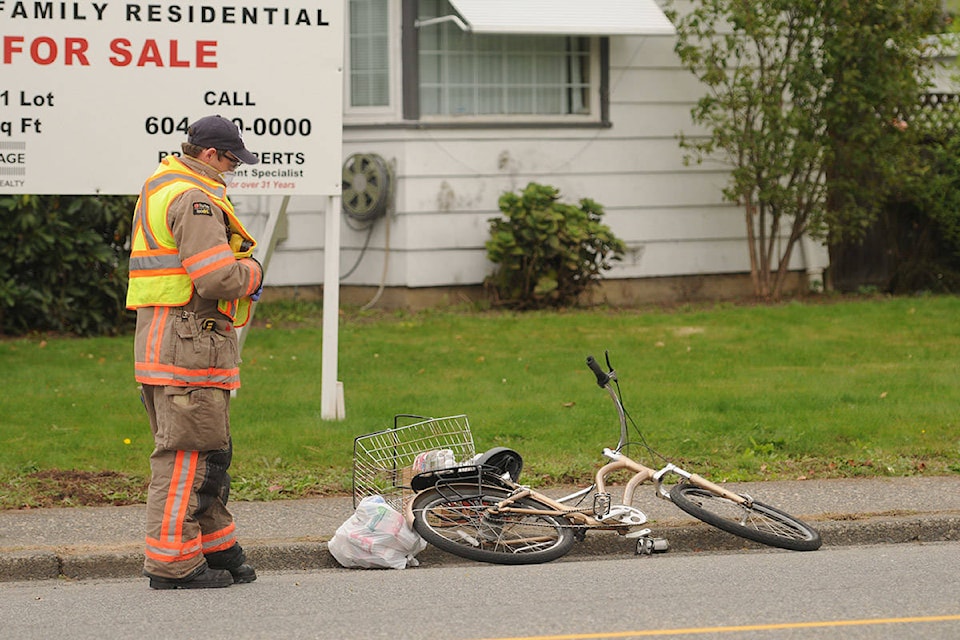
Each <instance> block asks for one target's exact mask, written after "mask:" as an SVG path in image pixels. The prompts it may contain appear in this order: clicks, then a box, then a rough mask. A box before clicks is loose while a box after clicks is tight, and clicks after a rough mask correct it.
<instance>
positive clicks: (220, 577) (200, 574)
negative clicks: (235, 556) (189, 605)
mask: <svg viewBox="0 0 960 640" xmlns="http://www.w3.org/2000/svg"><path fill="white" fill-rule="evenodd" d="M143 575H145V576H147V577H148V578H150V588H151V589H215V588H219V587H229V586H230V585H232V584H233V582H234V579H233V576H232V575H231V574H230V572H229V571H223V570H221V569H211V568H210V567H208V566H207V565H205V564H204V565H201V566H199V567H198V568H197V570H196V571H194V572H193V573H191V574H190V575H188V576H184V577H183V578H161V577H159V576H153V575H150V574H149V573H147V572H146V571H144V572H143Z"/></svg>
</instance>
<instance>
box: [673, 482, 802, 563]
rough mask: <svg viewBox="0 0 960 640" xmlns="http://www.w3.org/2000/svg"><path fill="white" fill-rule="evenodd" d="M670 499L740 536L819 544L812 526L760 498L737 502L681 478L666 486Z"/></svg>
mask: <svg viewBox="0 0 960 640" xmlns="http://www.w3.org/2000/svg"><path fill="white" fill-rule="evenodd" d="M670 500H671V501H672V502H673V503H674V504H675V505H677V506H678V507H680V508H681V509H683V510H684V511H686V512H687V513H689V514H690V515H692V516H693V517H694V518H697V519H699V520H703V521H704V522H706V523H707V524H709V525H712V526H714V527H717V528H718V529H723V530H724V531H726V532H728V533H732V534H733V535H735V536H740V537H741V538H747V539H749V540H753V541H755V542H760V543H762V544H766V545H770V546H771V547H779V548H781V549H790V550H792V551H814V550H815V549H819V548H820V544H821V540H820V534H819V533H818V532H817V530H816V529H814V528H813V527H811V526H810V525H808V524H807V523H805V522H803V521H802V520H798V519H797V518H794V517H793V516H791V515H790V514H788V513H784V512H783V511H780V510H779V509H776V508H774V507H771V506H769V505H766V504H763V503H762V502H752V503H751V504H750V505H749V506H748V505H743V504H738V503H736V502H734V501H733V500H730V499H728V498H724V497H723V496H719V495H717V494H715V493H713V492H712V491H708V490H706V489H701V488H700V487H697V486H694V485H692V484H688V483H685V482H683V483H680V484H678V485H675V486H674V487H673V488H672V489H671V490H670Z"/></svg>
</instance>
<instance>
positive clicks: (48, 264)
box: [0, 195, 136, 336]
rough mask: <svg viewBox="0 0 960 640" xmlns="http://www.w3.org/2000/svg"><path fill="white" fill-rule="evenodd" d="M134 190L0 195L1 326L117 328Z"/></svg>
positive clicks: (6, 330) (93, 331)
mask: <svg viewBox="0 0 960 640" xmlns="http://www.w3.org/2000/svg"><path fill="white" fill-rule="evenodd" d="M135 204H136V198H135V197H132V196H111V197H105V196H53V195H51V196H36V195H16V196H0V246H2V247H4V248H5V249H6V255H5V256H4V260H2V261H0V333H3V334H12V335H20V334H24V333H27V332H30V331H58V332H68V333H74V334H77V335H87V336H92V335H103V334H116V333H118V332H120V331H121V330H122V329H123V328H124V326H125V325H128V324H129V321H130V318H131V315H130V314H128V313H127V312H126V310H125V297H126V291H127V264H128V255H127V248H126V247H127V241H128V239H129V236H130V223H131V218H132V215H133V207H134V206H135Z"/></svg>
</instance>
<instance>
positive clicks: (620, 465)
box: [407, 371, 750, 533]
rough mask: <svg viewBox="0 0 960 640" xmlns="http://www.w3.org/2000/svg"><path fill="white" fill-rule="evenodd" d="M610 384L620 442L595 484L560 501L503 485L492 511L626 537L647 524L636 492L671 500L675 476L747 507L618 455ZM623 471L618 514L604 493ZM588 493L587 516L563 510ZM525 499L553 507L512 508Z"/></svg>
mask: <svg viewBox="0 0 960 640" xmlns="http://www.w3.org/2000/svg"><path fill="white" fill-rule="evenodd" d="M612 380H616V373H615V372H613V371H611V372H610V373H609V374H604V378H603V382H604V384H603V385H601V386H602V388H604V389H606V391H607V393H608V394H609V395H610V398H611V400H612V401H613V403H614V406H616V408H617V415H618V417H619V421H620V440H619V442H618V443H617V448H616V449H609V448H605V449H604V450H603V455H604V456H605V457H607V458H609V459H610V462H608V463H607V464H605V465H603V466H602V467H601V468H600V469H598V470H597V472H596V476H595V479H594V484H593V485H591V486H589V487H585V488H583V489H580V490H578V491H575V492H574V493H571V494H570V495H567V496H563V497H561V498H551V497H549V496H547V495H544V494H542V493H540V492H539V491H536V490H535V489H532V488H530V487H527V486H524V485H519V484H516V483H513V482H509V481H505V483H506V484H508V485H510V486H511V487H512V489H513V492H512V494H511V495H510V496H509V497H508V498H506V499H504V500H503V501H501V502H500V503H499V504H498V505H497V506H496V507H494V509H493V510H494V511H496V512H502V513H522V514H529V515H553V516H560V517H564V518H566V519H568V520H570V521H571V522H572V523H573V524H575V525H577V526H582V527H584V528H589V529H603V530H614V531H619V532H620V533H626V530H628V529H630V528H633V527H637V526H639V525H641V524H643V523H644V522H646V516H644V515H643V514H642V512H640V511H639V510H636V509H634V508H633V507H631V505H632V504H633V497H634V494H635V492H636V490H637V488H638V487H639V486H640V485H642V484H644V483H646V482H649V481H653V482H654V486H655V491H656V495H657V496H658V497H660V498H663V499H666V500H670V494H669V492H668V491H667V490H666V489H665V488H664V486H663V480H664V478H665V477H666V476H668V475H670V474H673V475H677V476H679V477H681V478H683V479H684V480H685V481H687V482H689V483H691V484H694V485H696V486H698V487H700V488H702V489H704V490H707V491H710V492H712V493H715V494H717V495H719V496H722V497H724V498H727V499H729V500H732V501H734V502H736V503H738V504H748V503H749V502H750V500H749V498H745V497H744V496H740V495H738V494H735V493H733V492H731V491H728V490H726V489H724V488H723V487H721V486H719V485H717V484H715V483H713V482H710V481H709V480H707V479H706V478H703V477H702V476H699V475H697V474H695V473H689V472H687V471H684V470H683V469H681V468H680V467H678V466H676V465H674V464H673V463H667V464H666V466H664V467H663V468H662V469H660V470H654V469H651V468H650V467H647V466H646V465H643V464H641V463H639V462H637V461H635V460H633V459H631V458H629V457H627V456H626V455H624V454H623V453H621V452H620V450H621V449H622V448H623V447H624V446H625V445H626V443H627V434H628V431H627V416H626V411H625V410H624V408H623V404H622V403H621V402H620V398H619V397H618V396H617V393H616V391H614V389H613V387H612V386H611V384H610V382H611V381H612ZM599 381H600V378H599V377H598V383H599ZM622 470H626V471H632V472H633V476H632V477H631V478H630V480H629V481H628V482H627V484H626V487H625V488H624V491H623V503H622V504H621V505H617V511H613V510H612V507H613V505H612V502H611V497H610V493H609V492H608V491H607V477H608V476H609V475H610V474H612V473H616V472H618V471H622ZM591 493H593V505H592V507H590V508H589V512H588V510H587V509H584V508H580V509H578V508H570V507H568V506H566V504H567V503H570V502H573V501H574V500H577V499H580V498H583V497H585V496H587V495H589V494H591ZM526 497H532V498H534V499H535V500H537V501H539V502H541V503H543V504H546V505H548V506H550V507H552V509H551V510H543V509H531V508H528V507H523V508H520V507H514V506H511V505H512V504H514V503H516V502H517V501H519V500H521V499H523V498H526ZM410 505H412V500H411V501H408V503H407V507H408V509H409V512H408V518H409V519H410V521H411V522H412V517H413V513H412V507H411V506H410ZM590 512H592V514H593V515H589V513H590ZM611 514H613V515H614V516H619V517H621V518H622V519H620V520H617V519H613V518H610V516H611Z"/></svg>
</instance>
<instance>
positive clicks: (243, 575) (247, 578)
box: [227, 564, 257, 584]
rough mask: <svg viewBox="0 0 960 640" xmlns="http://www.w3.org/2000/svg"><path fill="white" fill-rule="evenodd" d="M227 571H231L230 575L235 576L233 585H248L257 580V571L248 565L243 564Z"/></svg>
mask: <svg viewBox="0 0 960 640" xmlns="http://www.w3.org/2000/svg"><path fill="white" fill-rule="evenodd" d="M227 571H229V572H230V575H232V576H233V584H246V583H248V582H253V581H254V580H256V579H257V572H256V570H255V569H254V568H253V567H251V566H250V565H248V564H241V565H240V566H238V567H230V568H228V569H227Z"/></svg>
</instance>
